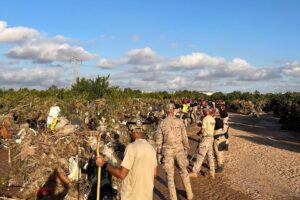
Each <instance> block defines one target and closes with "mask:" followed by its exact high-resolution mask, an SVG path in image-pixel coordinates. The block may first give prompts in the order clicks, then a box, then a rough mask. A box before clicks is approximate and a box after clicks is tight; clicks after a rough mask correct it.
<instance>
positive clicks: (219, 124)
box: [215, 118, 224, 130]
mask: <svg viewBox="0 0 300 200" xmlns="http://www.w3.org/2000/svg"><path fill="white" fill-rule="evenodd" d="M215 120H216V124H215V130H219V129H221V128H223V127H224V124H223V120H222V119H220V118H216V119H215Z"/></svg>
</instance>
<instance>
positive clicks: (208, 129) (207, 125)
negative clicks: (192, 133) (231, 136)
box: [202, 115, 216, 136]
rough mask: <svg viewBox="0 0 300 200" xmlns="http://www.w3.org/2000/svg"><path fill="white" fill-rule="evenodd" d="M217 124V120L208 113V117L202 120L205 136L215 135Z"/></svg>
mask: <svg viewBox="0 0 300 200" xmlns="http://www.w3.org/2000/svg"><path fill="white" fill-rule="evenodd" d="M215 124H216V121H215V119H214V118H213V117H212V116H210V115H207V116H206V117H204V118H203V122H202V128H203V129H204V133H203V136H213V135H214V131H215Z"/></svg>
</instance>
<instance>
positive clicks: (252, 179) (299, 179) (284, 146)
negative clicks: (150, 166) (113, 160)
mask: <svg viewBox="0 0 300 200" xmlns="http://www.w3.org/2000/svg"><path fill="white" fill-rule="evenodd" d="M230 118H231V120H230V121H231V126H230V127H231V128H230V150H229V151H228V152H227V154H226V169H225V173H224V174H217V176H216V179H215V180H211V179H210V178H209V175H208V174H209V173H208V170H207V168H206V167H203V173H202V176H200V177H198V178H197V179H192V186H193V191H194V193H195V199H199V200H200V199H300V140H299V139H297V138H296V137H294V136H293V135H292V133H290V132H287V131H281V130H280V125H279V124H278V123H277V119H275V118H273V117H271V116H269V115H264V116H262V117H260V118H252V117H250V116H245V115H240V114H233V113H231V114H230ZM197 130H198V128H197V127H196V126H195V125H192V126H190V127H188V134H189V137H190V144H191V150H190V152H189V154H190V155H191V154H192V153H193V152H194V151H195V148H196V146H197V144H198V143H197V136H196V135H195V133H196V132H197ZM298 135H299V134H298ZM203 174H204V175H203ZM175 181H176V184H177V189H178V194H179V195H178V196H179V199H185V195H184V194H185V193H184V190H183V186H182V183H181V180H180V176H179V175H178V173H177V175H176V180H175ZM167 194H168V192H167V184H166V178H165V173H164V172H163V170H162V169H161V168H160V170H159V177H158V178H157V179H156V182H155V199H156V200H158V199H167Z"/></svg>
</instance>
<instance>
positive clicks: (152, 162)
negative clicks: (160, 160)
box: [121, 139, 157, 200]
mask: <svg viewBox="0 0 300 200" xmlns="http://www.w3.org/2000/svg"><path fill="white" fill-rule="evenodd" d="M121 166H122V167H125V168H126V169H128V170H129V172H128V174H127V176H126V177H125V179H124V180H123V181H122V188H121V199H122V200H152V199H153V187H154V169H155V167H156V166H157V160H156V152H155V150H154V148H153V147H152V146H151V145H150V144H149V143H148V142H147V141H146V140H144V139H137V140H136V141H134V142H133V143H131V144H129V145H128V146H127V147H126V150H125V157H124V159H123V161H122V164H121Z"/></svg>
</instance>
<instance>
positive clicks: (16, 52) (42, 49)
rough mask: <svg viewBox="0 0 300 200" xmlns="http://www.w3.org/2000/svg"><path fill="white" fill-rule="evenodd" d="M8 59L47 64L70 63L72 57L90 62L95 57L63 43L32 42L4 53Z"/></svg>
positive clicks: (81, 49) (79, 48)
mask: <svg viewBox="0 0 300 200" xmlns="http://www.w3.org/2000/svg"><path fill="white" fill-rule="evenodd" d="M6 56H7V57H8V58H13V59H25V60H32V61H34V62H37V63H49V62H53V61H64V62H68V61H70V58H71V57H72V56H76V57H79V58H80V59H81V60H83V61H85V60H90V59H93V58H94V57H95V55H93V54H90V53H89V52H87V51H86V50H84V49H83V48H82V47H76V46H70V45H69V44H66V43H63V44H59V43H53V42H52V43H51V42H34V43H27V44H24V45H22V46H18V47H14V48H12V49H11V50H9V51H8V52H7V53H6Z"/></svg>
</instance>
